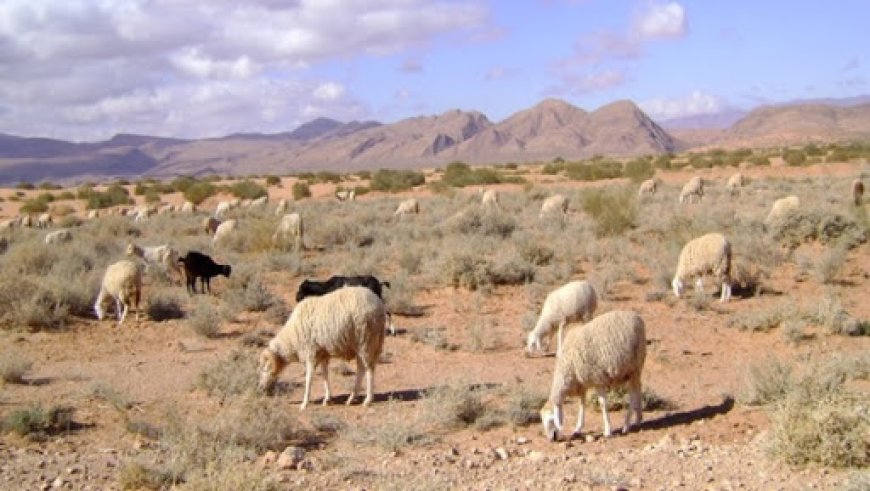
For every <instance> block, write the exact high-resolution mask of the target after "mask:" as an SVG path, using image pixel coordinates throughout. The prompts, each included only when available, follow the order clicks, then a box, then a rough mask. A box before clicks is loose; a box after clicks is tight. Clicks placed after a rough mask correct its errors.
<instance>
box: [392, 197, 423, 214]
mask: <svg viewBox="0 0 870 491" xmlns="http://www.w3.org/2000/svg"><path fill="white" fill-rule="evenodd" d="M411 213H413V214H415V215H416V214H418V213H420V203H419V202H418V201H417V200H416V199H415V198H409V199H406V200H405V201H402V202H401V203H399V206H398V207H396V211H394V212H393V216H404V215H410V214H411Z"/></svg>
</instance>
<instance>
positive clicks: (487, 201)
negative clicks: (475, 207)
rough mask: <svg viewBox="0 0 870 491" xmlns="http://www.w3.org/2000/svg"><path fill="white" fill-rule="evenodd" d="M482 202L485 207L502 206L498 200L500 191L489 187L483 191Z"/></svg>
mask: <svg viewBox="0 0 870 491" xmlns="http://www.w3.org/2000/svg"><path fill="white" fill-rule="evenodd" d="M480 204H481V205H482V206H483V207H484V208H500V207H501V206H500V205H499V202H498V191H496V190H495V189H487V190H486V191H484V192H483V196H481V198H480Z"/></svg>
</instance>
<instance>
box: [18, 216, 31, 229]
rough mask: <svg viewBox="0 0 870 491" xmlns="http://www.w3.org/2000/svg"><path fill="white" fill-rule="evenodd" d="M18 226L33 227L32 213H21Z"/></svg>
mask: <svg viewBox="0 0 870 491" xmlns="http://www.w3.org/2000/svg"><path fill="white" fill-rule="evenodd" d="M18 219H19V220H18V226H19V227H27V228H30V227H33V217H32V216H30V215H26V214H25V215H20V216H19V217H18Z"/></svg>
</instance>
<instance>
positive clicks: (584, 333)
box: [541, 310, 646, 441]
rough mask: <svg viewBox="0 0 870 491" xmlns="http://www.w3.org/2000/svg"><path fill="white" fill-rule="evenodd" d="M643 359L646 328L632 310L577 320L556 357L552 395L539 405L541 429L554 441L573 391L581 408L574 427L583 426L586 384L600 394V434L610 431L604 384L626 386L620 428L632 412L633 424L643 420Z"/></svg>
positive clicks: (627, 423)
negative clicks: (626, 402) (625, 406)
mask: <svg viewBox="0 0 870 491" xmlns="http://www.w3.org/2000/svg"><path fill="white" fill-rule="evenodd" d="M645 359H646V328H645V326H644V322H643V319H642V318H641V317H640V315H638V314H637V313H635V312H632V311H627V310H617V311H612V312H607V313H606V314H602V315H600V316H598V317H596V318H595V319H593V320H592V321H591V322H589V323H587V324H584V325H582V326H577V327H576V328H575V329H572V330H571V331H569V332H568V335H567V336H566V337H565V346H564V349H563V351H562V355H561V356H559V357H558V358H556V366H555V369H554V370H553V385H552V386H551V388H550V397H549V399H548V400H547V402H546V403H545V404H544V407H542V408H541V423H543V426H544V434H545V435H546V436H547V437H548V438H549V439H550V440H553V441H555V440H556V438H557V437H558V432H559V431H561V429H562V424H563V421H564V419H565V418H564V416H563V410H562V406H563V404H564V402H565V398H566V397H567V396H569V395H576V396H577V397H578V399H579V405H580V411H579V414H578V416H577V425H576V426H575V428H574V433H580V431H581V430H582V429H583V423H584V416H585V414H584V413H585V401H584V399H585V396H586V391H587V390H589V389H590V388H593V389H595V391H596V393H597V394H598V402H599V405H600V406H601V416H602V418H603V419H604V436H605V437H609V436H610V435H611V434H612V431H611V427H610V417H609V416H608V414H607V397H606V396H607V390H608V389H610V388H616V387H620V386H623V385H625V386H627V387H628V393H629V408H628V409H627V410H626V412H625V424H624V426H623V427H622V432H623V433H628V431H629V429H630V427H631V414H632V412H634V414H635V416H636V417H635V420H636V424H640V423H641V421H643V413H642V412H641V373H642V372H643V364H644V361H645Z"/></svg>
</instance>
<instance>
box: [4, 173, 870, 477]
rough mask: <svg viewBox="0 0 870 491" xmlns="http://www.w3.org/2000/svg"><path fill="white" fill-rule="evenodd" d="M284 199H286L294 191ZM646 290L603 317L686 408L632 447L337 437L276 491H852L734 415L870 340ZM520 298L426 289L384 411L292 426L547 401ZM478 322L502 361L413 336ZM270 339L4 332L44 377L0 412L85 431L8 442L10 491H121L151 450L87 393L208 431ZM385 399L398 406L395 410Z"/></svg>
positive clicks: (866, 306) (125, 331)
mask: <svg viewBox="0 0 870 491" xmlns="http://www.w3.org/2000/svg"><path fill="white" fill-rule="evenodd" d="M855 171H856V167H855V166H854V165H843V166H813V167H808V168H800V169H786V168H777V167H774V168H769V169H751V170H747V171H746V174H748V175H749V176H750V177H759V176H760V175H761V174H762V173H771V174H775V175H780V176H782V175H787V174H789V173H793V174H800V175H809V176H812V175H821V174H830V175H846V174H851V173H854V172H855ZM728 173H729V172H728V171H727V170H724V169H723V170H715V171H711V172H710V173H709V174H708V176H707V177H715V178H724V176H727V174H728ZM665 179H666V180H668V181H674V182H682V181H684V180H685V179H686V174H683V173H668V174H666V175H665ZM563 185H564V183H563ZM507 188H508V189H510V186H508V187H507ZM289 189H290V186H289V185H285V186H284V190H285V191H288V190H289ZM314 191H315V195H316V197H317V196H320V197H324V196H328V195H329V194H331V189H330V188H329V187H328V186H326V187H322V188H321V187H317V188H315V189H314ZM277 197H278V196H274V195H273V196H272V199H273V200H274V199H275V198H277ZM376 198H377V196H373V195H372V196H366V197H365V198H364V199H376ZM323 199H326V198H323ZM10 204H11V203H10V202H9V201H6V202H5V203H4V208H6V209H4V212H9V211H10V210H9V209H8V208H7V206H8V205H10ZM867 250H868V249H867V246H866V245H865V246H863V247H861V248H858V249H857V250H855V251H853V252H852V253H850V254H849V256H848V258H847V261H846V264H845V265H844V267H843V271H844V273H843V278H842V280H843V284H848V285H850V286H849V287H848V288H842V290H841V294H842V296H841V298H842V301H843V302H844V305H845V306H846V307H847V309H848V310H849V311H850V312H852V313H853V315H855V316H856V317H858V318H861V319H870V302H867V298H868V295H867V294H868V292H870V255H868V254H867ZM809 251H810V252H812V249H809ZM307 254H316V252H312V251H309V252H307ZM794 276H795V273H794V271H793V266H789V265H786V266H784V267H783V268H782V269H781V270H778V271H776V272H775V274H774V276H773V277H772V278H770V279H769V280H768V281H767V282H766V285H768V286H769V287H770V289H771V290H772V291H788V292H789V293H790V294H791V295H793V296H794V297H795V298H798V299H800V301H801V302H804V303H805V304H806V305H812V304H813V303H814V302H815V301H816V300H817V299H819V298H820V295H821V287H820V286H819V285H818V284H817V283H816V282H812V281H805V282H799V283H796V282H795V281H794ZM300 279H301V278H281V277H280V275H276V277H274V278H270V281H269V284H270V287H273V288H274V289H275V291H276V292H277V293H279V294H280V295H281V296H282V297H283V298H284V299H285V300H286V302H287V303H288V305H292V304H293V300H292V299H293V292H294V291H295V286H296V284H297V283H298V281H299V280H300ZM217 282H218V283H220V280H219V279H218V281H217ZM219 290H220V288H219V287H218V295H219ZM647 290H648V288H646V287H645V286H643V285H636V284H632V283H628V282H625V283H620V284H618V285H616V287H615V289H614V294H612V295H611V296H610V297H611V299H610V300H608V301H606V302H604V305H603V306H602V307H603V309H607V310H612V309H621V308H631V309H635V310H637V311H639V312H640V313H641V314H642V316H643V317H644V319H645V321H646V325H647V330H648V338H649V340H650V344H649V353H648V357H647V363H646V368H645V372H644V377H643V379H644V384H645V387H647V388H650V389H651V390H653V391H654V392H655V393H656V394H658V395H660V396H662V397H664V398H666V399H668V400H670V401H672V402H674V403H675V404H676V408H675V409H673V410H669V411H651V412H647V413H646V414H644V418H645V421H644V423H643V425H642V426H641V427H640V429H638V430H635V431H633V432H631V433H629V434H628V435H625V436H621V435H620V436H615V437H613V438H610V439H603V438H600V431H601V417H600V413H599V412H598V411H596V410H592V411H590V412H589V414H588V415H587V431H588V432H589V435H590V436H588V437H585V436H584V437H573V438H572V437H568V436H565V435H563V436H562V441H561V442H558V443H551V442H549V441H547V440H546V439H545V438H544V435H543V433H542V431H541V428H540V425H539V424H537V423H536V424H532V425H529V426H520V427H516V428H514V427H511V426H509V425H507V426H502V427H499V428H496V429H493V430H489V431H480V430H476V429H463V430H459V431H453V432H444V433H442V434H439V435H437V436H438V438H437V441H435V442H434V443H431V444H429V445H423V446H408V447H406V448H403V449H402V450H401V451H400V452H399V453H392V452H388V451H385V450H383V449H381V448H379V447H377V446H366V445H361V444H356V443H353V442H351V441H348V440H346V439H341V438H336V439H332V440H329V441H327V442H325V443H323V444H321V445H319V446H317V445H314V446H311V447H309V448H307V449H306V455H305V465H303V466H301V467H302V468H300V469H299V470H278V469H277V468H275V467H274V466H272V465H267V468H266V470H265V474H266V475H269V476H272V477H274V478H275V479H277V480H278V481H279V483H280V487H281V488H299V487H303V486H305V487H313V488H315V489H376V488H384V487H389V488H396V489H417V488H424V489H438V488H453V489H457V488H459V489H462V488H467V489H571V488H574V489H717V490H719V489H721V490H729V489H839V488H842V487H843V486H844V482H845V481H846V480H847V479H848V472H845V471H841V470H837V469H828V468H823V467H819V466H813V465H811V466H809V467H806V468H792V467H789V466H787V465H785V464H783V463H781V462H779V461H777V460H776V459H774V458H772V457H771V456H769V455H768V454H767V452H766V451H765V442H766V439H765V436H766V433H767V432H768V430H769V420H768V417H767V413H766V412H765V410H764V409H761V408H756V407H749V406H745V405H743V404H741V403H740V402H735V400H734V397H736V396H738V395H739V394H740V393H741V391H743V389H744V387H745V384H746V379H747V377H746V369H747V366H749V365H750V364H752V363H753V362H757V361H760V360H763V359H765V358H767V357H769V356H770V355H771V354H775V355H777V356H780V357H782V358H784V359H788V360H801V361H806V362H808V363H809V362H811V361H816V360H822V359H824V358H825V357H827V356H830V355H833V354H837V353H846V354H850V353H851V354H859V353H866V352H867V350H868V348H870V338H868V337H860V338H849V337H843V336H833V335H828V334H826V333H825V332H824V331H823V329H822V328H820V327H818V326H811V327H810V328H809V329H808V333H809V334H811V335H812V336H813V338H812V339H810V340H809V341H807V342H804V343H800V344H797V345H795V344H793V343H789V342H787V340H786V339H785V338H784V336H783V335H782V333H781V332H779V330H777V329H774V330H773V331H771V332H767V333H752V332H746V331H737V330H735V329H732V328H728V327H727V321H728V319H729V314H731V313H733V312H737V311H747V310H752V309H764V308H766V307H769V306H771V305H773V304H775V303H777V302H779V299H778V298H777V297H776V296H775V295H762V296H760V297H756V298H736V299H734V301H732V302H730V303H727V304H724V305H718V304H717V305H715V306H714V307H713V309H711V310H702V311H696V310H694V309H693V308H691V307H690V306H689V305H688V303H687V302H686V301H680V302H676V303H675V304H673V305H671V304H669V303H666V302H646V301H645V300H644V297H645V294H646V293H647ZM524 295H525V294H524V292H523V290H522V288H521V287H499V288H496V289H494V291H493V292H492V294H490V295H479V294H475V293H469V292H467V291H465V290H461V289H460V290H454V289H452V288H438V289H431V290H424V291H422V292H421V293H420V295H418V297H417V298H416V299H415V301H416V302H417V303H418V304H419V305H421V306H423V307H424V308H425V315H424V316H422V317H400V316H397V317H396V320H395V322H396V324H397V326H398V327H399V328H400V334H399V335H398V336H395V337H388V338H387V340H386V343H385V351H386V352H387V358H388V362H387V363H384V364H383V365H381V366H380V367H379V370H378V372H377V378H376V390H377V394H378V397H377V400H376V402H375V403H374V404H373V405H372V406H371V407H368V408H364V407H362V406H358V405H355V406H351V407H345V406H343V405H340V404H335V405H331V406H329V407H321V406H320V405H319V404H313V405H312V406H310V407H309V409H307V410H306V412H305V413H303V414H302V415H300V416H299V418H300V424H302V425H305V424H307V422H308V421H309V420H310V418H311V417H312V414H318V413H319V414H320V415H324V414H327V415H335V416H337V417H340V418H341V419H343V420H345V421H347V422H348V423H349V424H360V425H364V424H367V422H369V421H372V420H376V419H377V418H379V417H381V416H382V415H383V413H384V411H386V409H385V407H387V406H389V408H390V411H396V412H397V413H396V414H398V415H399V417H400V418H403V419H404V418H407V419H408V420H412V419H413V418H415V417H417V415H418V414H419V413H420V411H421V406H422V402H421V400H420V399H419V393H418V392H417V390H419V389H427V388H430V387H434V386H439V385H443V384H445V383H468V384H471V383H473V384H485V385H486V384H494V385H498V384H506V383H516V382H517V381H520V380H521V381H522V382H524V383H525V384H527V385H530V386H536V387H540V389H541V390H540V391H541V392H542V393H546V392H547V391H548V390H549V385H550V378H551V373H552V366H553V363H554V358H553V357H552V356H536V357H532V358H528V357H526V356H524V350H523V340H522V336H521V329H520V325H521V318H522V316H523V315H524V314H525V308H526V307H525V305H526V301H525V300H524V299H523V296H524ZM470 312H472V313H474V315H475V316H477V317H476V318H477V319H478V320H480V319H483V320H485V321H486V322H488V323H489V324H490V331H489V332H492V333H497V336H498V338H499V342H498V345H497V346H496V347H495V349H493V350H491V351H486V352H482V353H474V352H469V351H468V350H457V351H445V350H438V349H435V348H433V347H431V346H428V345H426V344H421V343H417V342H413V341H412V340H411V339H410V335H409V330H412V329H413V328H415V327H419V326H425V325H431V324H432V323H433V320H434V319H437V323H438V324H439V325H443V326H447V332H446V333H445V336H446V338H447V340H448V341H450V342H455V343H457V344H460V345H462V344H464V343H465V342H466V341H467V339H468V336H469V315H470V314H469V313H470ZM260 328H266V329H268V330H270V331H274V330H275V329H277V326H276V325H270V324H269V323H268V322H266V321H265V320H264V319H263V318H261V317H257V316H251V317H249V318H246V319H243V320H242V321H241V322H239V323H235V324H232V325H227V326H225V327H224V332H225V333H226V335H225V336H222V337H220V338H217V339H204V338H201V337H197V336H195V335H194V334H192V333H191V331H190V330H189V329H188V328H187V327H186V326H185V325H184V322H183V321H166V322H161V323H155V322H151V321H143V322H142V323H141V324H140V325H138V326H135V325H134V324H133V323H128V324H127V325H124V326H123V327H122V328H115V327H113V325H112V323H110V322H102V323H99V322H96V321H90V320H82V321H80V322H78V323H76V324H75V325H73V326H71V327H70V329H68V330H66V331H62V332H42V333H27V332H23V331H21V332H10V331H5V332H0V344H2V345H4V346H6V347H11V348H12V349H14V350H15V351H16V352H18V353H20V354H21V355H22V356H24V357H26V358H27V359H30V360H32V361H34V367H33V370H32V372H31V373H30V374H29V375H28V382H29V383H27V384H23V385H19V384H7V385H6V386H5V387H4V388H3V389H2V392H0V413H3V414H5V413H8V412H10V411H12V410H14V409H19V408H26V407H29V406H31V405H33V404H42V405H44V406H46V407H47V406H50V405H55V404H64V405H70V406H73V407H74V408H75V415H74V421H75V422H76V423H77V427H76V429H74V431H70V432H66V433H63V434H60V435H57V436H52V437H50V438H49V439H48V440H46V441H41V442H34V441H30V440H28V439H25V438H20V437H17V436H15V435H13V434H6V435H2V436H0V488H2V489H9V490H20V489H53V488H58V489H116V488H118V480H117V475H118V472H119V469H120V468H121V467H122V466H123V465H124V464H125V463H126V462H129V461H130V460H131V459H135V458H136V457H137V456H138V455H140V454H142V453H145V452H147V451H148V450H149V447H152V446H153V445H154V443H153V442H150V441H148V440H147V439H144V438H142V437H141V436H138V435H135V434H132V433H130V432H129V431H127V430H126V429H125V427H124V422H123V421H122V420H121V418H120V417H119V415H118V412H117V411H116V410H115V409H114V408H113V407H112V406H111V405H110V404H109V403H108V402H106V401H105V400H102V399H100V398H96V397H93V396H92V395H91V388H92V387H93V386H94V384H102V385H105V386H109V387H112V388H114V389H115V390H117V391H118V392H120V393H122V394H124V395H125V397H126V398H128V400H130V401H132V403H133V405H132V410H131V411H133V413H134V414H135V415H136V416H137V417H138V418H139V419H142V420H151V421H154V422H159V420H160V418H161V417H163V415H165V413H166V412H167V410H169V409H171V408H174V409H175V410H177V411H178V412H180V413H182V414H188V415H202V417H207V415H208V414H211V413H212V412H213V411H214V410H215V409H214V407H215V402H214V399H212V398H209V397H208V396H206V395H205V394H204V393H203V392H202V391H201V390H193V386H194V383H195V379H196V377H197V375H198V374H199V373H200V372H202V371H203V370H205V369H206V368H207V367H209V366H211V365H212V364H213V363H215V362H216V361H218V360H222V359H225V358H226V357H227V355H228V354H229V353H230V352H232V351H234V350H237V349H238V348H239V346H240V335H241V334H243V333H247V332H252V331H255V330H257V329H260ZM254 362H255V361H254V360H253V359H252V360H251V363H252V364H253V363H254ZM334 372H335V371H334ZM301 378H302V369H301V367H300V366H299V365H298V364H297V365H293V366H291V367H289V368H288V369H287V370H286V371H285V372H284V373H283V375H282V379H283V380H285V381H288V380H289V381H293V382H294V383H298V382H300V381H301ZM315 380H317V381H318V383H316V384H315V386H314V390H313V397H314V398H315V401H318V400H319V397H320V396H321V394H322V391H321V384H320V383H319V379H315ZM352 380H353V376H352V375H347V374H345V375H342V374H334V375H333V390H334V392H336V393H337V395H338V396H339V397H338V399H339V401H340V400H341V399H342V397H343V395H344V394H346V393H347V387H348V384H350V383H351V382H352ZM251 383H252V384H253V383H254V381H253V380H252V381H251ZM277 397H283V398H284V399H286V407H287V411H289V412H293V413H294V414H296V413H298V407H297V406H298V403H299V401H300V399H301V391H300V390H298V388H297V389H295V390H293V391H292V392H291V393H290V394H283V395H280V396H277ZM391 397H392V398H394V399H397V402H386V400H387V399H390V398H391ZM567 418H568V420H567V422H566V428H572V427H573V424H574V421H575V418H576V405H575V404H574V403H573V402H571V403H570V404H569V406H568V412H567ZM611 418H612V421H613V422H614V425H615V426H619V425H621V422H622V412H621V411H615V412H612V413H611ZM336 456H339V457H340V458H341V459H343V460H342V463H341V464H335V463H334V460H335V459H336V458H337V457H336ZM251 460H252V462H251V463H250V464H248V465H251V466H260V465H263V456H261V455H253V456H251Z"/></svg>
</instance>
